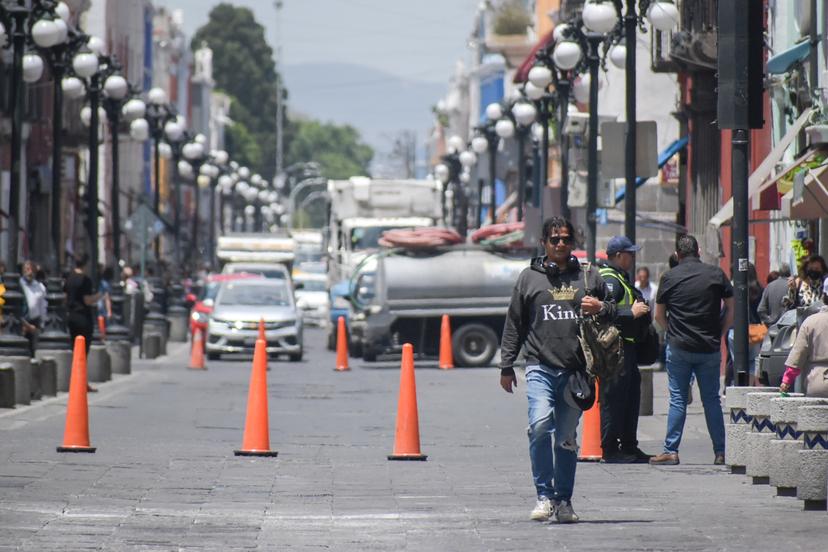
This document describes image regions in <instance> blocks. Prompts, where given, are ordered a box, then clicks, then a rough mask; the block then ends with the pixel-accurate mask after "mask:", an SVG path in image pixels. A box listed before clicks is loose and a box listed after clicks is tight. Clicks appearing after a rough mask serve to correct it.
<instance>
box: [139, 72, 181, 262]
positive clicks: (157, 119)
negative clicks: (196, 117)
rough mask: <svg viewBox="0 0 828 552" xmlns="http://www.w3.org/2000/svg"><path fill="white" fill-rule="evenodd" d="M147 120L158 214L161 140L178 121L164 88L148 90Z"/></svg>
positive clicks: (158, 247)
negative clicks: (170, 124)
mask: <svg viewBox="0 0 828 552" xmlns="http://www.w3.org/2000/svg"><path fill="white" fill-rule="evenodd" d="M145 117H146V120H147V123H149V134H150V136H151V137H152V142H153V163H154V177H155V194H154V196H153V203H152V206H153V211H154V212H155V215H156V216H160V214H161V141H162V140H163V139H164V133H165V130H166V127H167V124H169V123H174V122H176V114H175V111H174V109H173V108H172V106H170V105H169V98H168V97H167V93H166V92H165V91H164V89H163V88H158V87H155V88H152V89H150V91H149V92H147V110H146V115H145ZM160 259H161V237H160V236H158V237H156V238H155V260H156V262H157V261H159V260H160Z"/></svg>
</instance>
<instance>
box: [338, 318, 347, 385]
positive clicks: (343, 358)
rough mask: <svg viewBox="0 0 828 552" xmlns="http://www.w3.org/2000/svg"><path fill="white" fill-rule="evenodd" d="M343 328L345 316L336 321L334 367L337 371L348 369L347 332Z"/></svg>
mask: <svg viewBox="0 0 828 552" xmlns="http://www.w3.org/2000/svg"><path fill="white" fill-rule="evenodd" d="M346 331H347V330H346V329H345V317H344V316H340V317H339V318H338V319H337V321H336V368H335V370H336V371H337V372H345V371H347V370H350V368H349V367H348V334H347V333H346Z"/></svg>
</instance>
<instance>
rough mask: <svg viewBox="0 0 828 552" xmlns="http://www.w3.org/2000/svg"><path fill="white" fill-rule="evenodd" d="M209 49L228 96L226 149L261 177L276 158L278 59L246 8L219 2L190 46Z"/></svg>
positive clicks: (270, 171)
mask: <svg viewBox="0 0 828 552" xmlns="http://www.w3.org/2000/svg"><path fill="white" fill-rule="evenodd" d="M203 44H207V46H209V47H210V48H211V49H212V50H213V75H214V78H215V81H216V86H217V88H218V89H220V90H222V91H223V92H225V93H226V94H228V95H229V96H230V97H231V98H232V99H233V103H232V107H231V108H230V117H231V118H232V119H233V121H234V124H233V125H232V126H231V127H230V128H229V129H228V144H227V148H228V152H229V153H230V155H231V156H232V157H233V158H234V159H236V160H238V161H239V162H240V163H242V164H246V165H248V166H249V167H251V169H253V170H255V171H258V172H260V173H261V174H262V176H264V177H265V178H268V179H269V178H270V177H272V176H273V174H274V172H275V164H276V161H275V159H276V154H275V149H276V105H277V103H276V98H277V90H278V88H277V82H278V79H279V76H278V74H277V73H276V65H275V62H274V59H273V50H272V49H271V48H270V46H268V44H267V41H266V40H265V33H264V27H262V26H261V25H260V24H259V23H258V22H257V21H256V18H255V17H254V15H253V12H252V11H251V10H250V9H248V8H242V7H236V6H233V5H232V4H228V3H222V4H219V5H217V6H215V7H214V8H213V9H212V10H211V11H210V17H209V20H208V22H207V23H206V24H205V25H204V26H202V27H201V28H200V29H198V31H196V33H195V35H194V36H193V40H192V43H191V46H192V48H193V50H196V49H198V48H200V47H201V46H202V45H203Z"/></svg>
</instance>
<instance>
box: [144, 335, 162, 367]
mask: <svg viewBox="0 0 828 552" xmlns="http://www.w3.org/2000/svg"><path fill="white" fill-rule="evenodd" d="M161 337H162V336H161V334H157V333H145V334H144V357H145V358H147V359H150V360H152V359H154V358H158V357H159V356H161Z"/></svg>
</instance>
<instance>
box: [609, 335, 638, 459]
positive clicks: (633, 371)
mask: <svg viewBox="0 0 828 552" xmlns="http://www.w3.org/2000/svg"><path fill="white" fill-rule="evenodd" d="M599 400H600V402H601V447H602V448H603V449H604V454H608V453H612V452H615V451H617V450H618V447H619V445H620V447H621V448H622V449H625V450H634V449H635V448H636V447H638V410H639V407H640V405H641V372H639V371H638V361H637V359H636V356H635V344H633V343H629V342H625V343H624V374H623V375H621V376H619V377H617V378H615V379H614V380H612V381H607V382H603V381H602V382H601V395H600V398H599Z"/></svg>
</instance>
